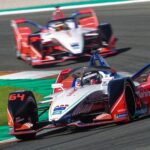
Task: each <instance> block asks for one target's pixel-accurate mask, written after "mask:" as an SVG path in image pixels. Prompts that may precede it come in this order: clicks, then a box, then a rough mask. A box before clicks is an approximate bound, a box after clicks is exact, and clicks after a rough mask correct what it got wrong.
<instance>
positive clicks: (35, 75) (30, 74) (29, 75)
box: [0, 71, 60, 79]
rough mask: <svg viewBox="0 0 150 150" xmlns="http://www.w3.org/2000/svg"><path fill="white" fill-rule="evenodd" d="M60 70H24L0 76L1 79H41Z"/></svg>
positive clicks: (56, 73)
mask: <svg viewBox="0 0 150 150" xmlns="http://www.w3.org/2000/svg"><path fill="white" fill-rule="evenodd" d="M59 72H60V71H22V72H17V73H12V74H8V75H3V76H0V79H40V78H45V77H49V76H54V75H58V73H59Z"/></svg>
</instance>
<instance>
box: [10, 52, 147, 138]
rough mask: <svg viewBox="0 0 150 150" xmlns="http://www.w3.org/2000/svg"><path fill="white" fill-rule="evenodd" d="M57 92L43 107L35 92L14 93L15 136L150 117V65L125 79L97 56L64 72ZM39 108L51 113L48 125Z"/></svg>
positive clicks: (13, 132) (11, 117)
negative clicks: (45, 129)
mask: <svg viewBox="0 0 150 150" xmlns="http://www.w3.org/2000/svg"><path fill="white" fill-rule="evenodd" d="M98 63H99V65H98ZM52 88H53V89H54V91H53V94H51V95H49V96H47V97H46V98H47V100H43V101H41V102H40V103H39V105H43V104H45V103H46V104H48V105H47V106H43V107H42V106H41V107H39V105H37V102H36V100H35V98H34V95H33V93H32V92H31V91H16V92H12V93H10V94H9V101H8V109H7V111H8V125H9V126H10V129H11V130H10V134H12V135H14V136H16V137H17V138H19V139H29V138H33V137H34V136H35V135H36V133H37V132H38V131H40V130H42V129H44V128H57V127H70V128H71V129H75V128H83V127H90V126H97V125H103V124H109V123H117V124H120V123H124V122H130V121H132V120H135V119H138V118H141V117H143V116H147V115H149V114H150V64H148V65H146V66H145V67H143V68H142V69H141V70H139V71H138V72H137V73H135V74H134V75H133V76H131V77H125V76H123V75H122V74H119V73H118V72H117V71H115V70H114V69H113V68H112V67H110V66H109V65H108V64H107V62H106V61H105V60H104V59H103V57H101V56H99V54H98V53H97V52H94V53H93V55H92V56H91V59H90V65H89V66H86V67H79V68H76V69H71V68H68V69H64V70H62V71H61V72H60V74H59V75H58V77H57V80H56V83H55V84H53V85H52ZM38 108H39V109H43V113H44V112H45V111H46V110H47V111H48V117H49V118H48V120H47V121H39V115H38Z"/></svg>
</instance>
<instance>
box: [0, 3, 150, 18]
mask: <svg viewBox="0 0 150 150" xmlns="http://www.w3.org/2000/svg"><path fill="white" fill-rule="evenodd" d="M143 2H150V0H131V1H124V2H106V3H99V4H83V5H79V6H62V7H61V8H62V9H74V8H84V7H101V6H114V5H124V4H132V3H143ZM53 10H55V8H37V9H29V10H18V11H17V10H16V11H6V12H0V16H2V15H13V14H23V13H35V12H45V11H53Z"/></svg>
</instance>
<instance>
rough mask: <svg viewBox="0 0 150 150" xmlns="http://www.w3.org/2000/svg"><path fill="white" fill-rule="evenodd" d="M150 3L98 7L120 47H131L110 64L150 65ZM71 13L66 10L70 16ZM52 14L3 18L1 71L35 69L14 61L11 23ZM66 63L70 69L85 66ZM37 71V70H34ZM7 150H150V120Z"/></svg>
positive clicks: (44, 138) (126, 67)
mask: <svg viewBox="0 0 150 150" xmlns="http://www.w3.org/2000/svg"><path fill="white" fill-rule="evenodd" d="M149 8H150V3H143V4H142V3H140V4H130V5H123V6H113V7H111V6H109V7H108V6H107V7H100V8H98V7H97V8H96V9H95V10H96V13H97V15H98V18H99V20H100V21H101V22H103V21H109V22H110V23H111V24H112V25H113V28H114V33H115V35H116V36H117V37H118V38H119V41H118V48H123V49H124V48H130V50H128V51H126V52H124V53H120V54H119V55H116V56H114V57H109V58H107V61H108V62H109V63H110V64H111V65H112V66H114V67H115V68H117V69H119V70H123V71H128V72H131V73H134V72H135V71H137V70H138V69H140V68H141V67H142V66H144V65H145V64H147V63H150V42H149V40H150V15H149V14H150V9H149ZM69 12H70V11H67V14H69ZM49 16H50V14H49V12H45V13H35V14H26V15H12V16H1V17H0V41H1V42H0V43H1V44H0V64H1V65H0V70H1V71H2V70H3V71H4V70H5V71H6V70H7V71H16V70H17V71H19V70H33V68H31V67H30V66H28V65H27V64H25V63H24V62H22V61H18V60H16V59H15V54H14V50H13V47H14V44H13V42H12V38H13V37H12V32H11V28H10V20H11V19H13V18H18V17H25V18H29V19H32V20H35V21H37V22H40V23H45V22H46V20H48V18H50V17H49ZM70 63H71V64H69V63H65V64H63V65H66V66H67V67H70V66H73V67H75V66H79V65H81V64H82V65H83V64H85V63H87V62H84V63H74V62H73V61H71V62H70ZM63 65H62V64H60V65H56V66H55V67H51V68H38V70H39V69H40V70H45V69H46V70H54V69H61V68H64V66H63ZM34 70H35V69H34ZM0 149H1V150H2V149H4V150H9V149H10V150H15V149H17V150H27V149H31V150H41V149H42V150H48V149H49V150H131V149H133V150H150V118H144V119H142V120H138V121H135V122H132V123H128V124H124V125H108V126H101V127H97V128H92V129H86V130H83V131H80V132H75V133H72V132H69V131H68V130H65V131H63V132H62V131H61V132H57V133H55V132H53V133H50V132H48V133H45V134H41V135H39V136H37V138H36V139H35V140H32V141H23V142H16V143H11V144H7V145H2V146H0Z"/></svg>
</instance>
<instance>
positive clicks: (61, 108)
mask: <svg viewBox="0 0 150 150" xmlns="http://www.w3.org/2000/svg"><path fill="white" fill-rule="evenodd" d="M67 106H68V105H67V104H66V105H60V106H56V107H55V108H54V110H53V114H52V115H60V114H62V112H63V111H64V110H65V109H66V108H67Z"/></svg>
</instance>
